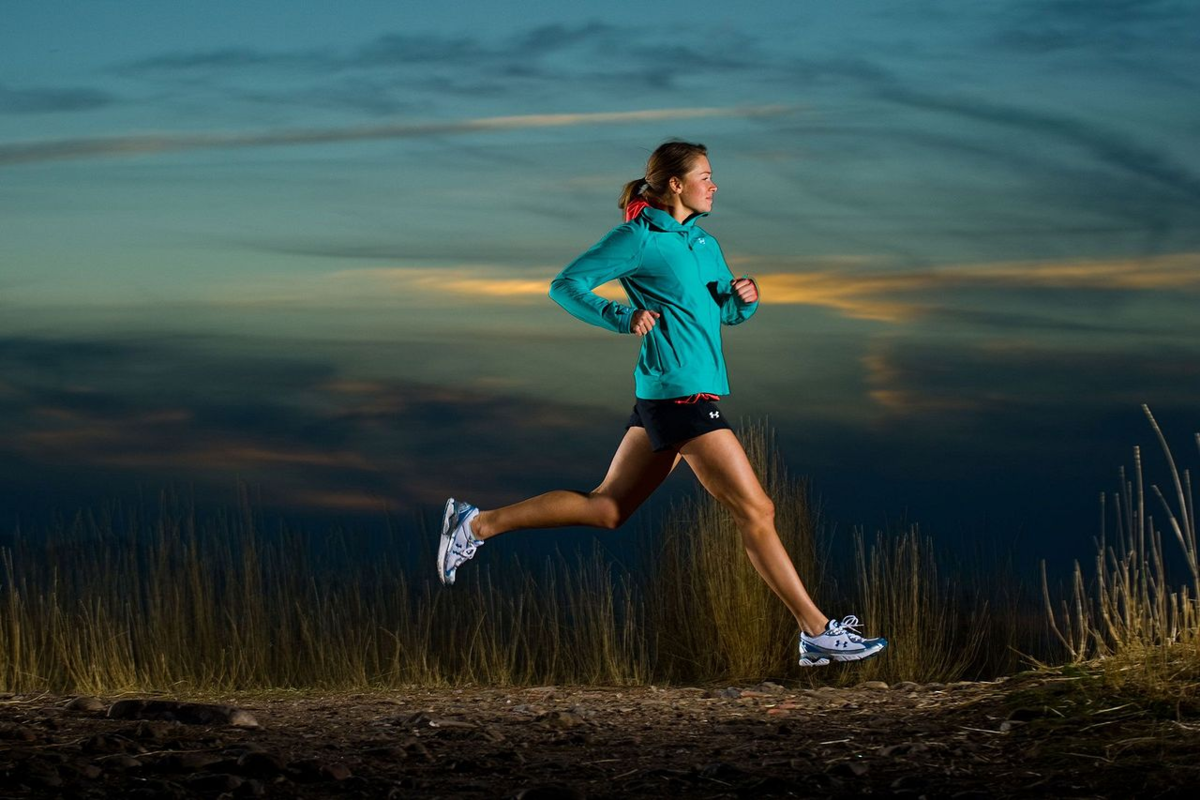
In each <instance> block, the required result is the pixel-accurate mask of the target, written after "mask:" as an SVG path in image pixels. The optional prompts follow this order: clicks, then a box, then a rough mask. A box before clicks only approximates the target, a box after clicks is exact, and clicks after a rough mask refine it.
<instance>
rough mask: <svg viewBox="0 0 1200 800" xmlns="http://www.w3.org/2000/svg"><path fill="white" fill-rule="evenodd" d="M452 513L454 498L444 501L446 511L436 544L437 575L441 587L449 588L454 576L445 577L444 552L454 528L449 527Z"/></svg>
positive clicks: (453, 514)
mask: <svg viewBox="0 0 1200 800" xmlns="http://www.w3.org/2000/svg"><path fill="white" fill-rule="evenodd" d="M456 517H457V515H456V514H455V513H454V498H453V497H451V498H450V499H449V500H447V501H446V510H445V512H444V513H443V514H442V539H441V542H440V543H439V544H438V556H437V573H438V578H439V579H440V580H441V582H442V585H443V586H451V585H453V584H454V576H453V575H451V576H450V577H449V578H447V577H446V550H448V549H449V547H450V538H451V537H450V534H451V533H453V532H454V527H453V526H452V525H451V522H453V521H454V520H455V519H456Z"/></svg>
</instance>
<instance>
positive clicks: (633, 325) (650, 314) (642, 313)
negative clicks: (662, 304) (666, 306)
mask: <svg viewBox="0 0 1200 800" xmlns="http://www.w3.org/2000/svg"><path fill="white" fill-rule="evenodd" d="M660 316H662V315H661V314H659V313H658V312H657V311H646V310H645V309H642V308H639V309H638V310H637V311H634V312H633V319H632V320H630V322H629V332H630V333H636V334H637V335H638V336H645V335H646V334H647V333H649V332H650V329H651V328H653V327H654V326H655V325H657V324H658V318H659V317H660Z"/></svg>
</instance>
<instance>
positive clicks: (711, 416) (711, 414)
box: [708, 411, 721, 419]
mask: <svg viewBox="0 0 1200 800" xmlns="http://www.w3.org/2000/svg"><path fill="white" fill-rule="evenodd" d="M719 416H721V412H720V411H710V412H708V418H709V419H716V418H717V417H719Z"/></svg>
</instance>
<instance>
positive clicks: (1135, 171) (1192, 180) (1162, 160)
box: [877, 85, 1200, 202]
mask: <svg viewBox="0 0 1200 800" xmlns="http://www.w3.org/2000/svg"><path fill="white" fill-rule="evenodd" d="M877 91H878V93H879V95H880V96H881V97H883V98H884V99H888V100H891V101H893V102H896V103H900V104H903V105H907V106H910V107H912V108H918V109H921V110H924V111H935V112H942V113H948V114H953V115H956V116H959V117H963V118H966V119H970V120H973V121H976V122H986V123H989V124H991V125H996V126H1000V127H1004V128H1010V129H1017V130H1020V131H1024V132H1027V133H1031V134H1034V135H1035V136H1036V137H1037V138H1038V139H1039V140H1041V141H1046V140H1057V141H1060V142H1063V143H1066V144H1069V145H1072V146H1074V147H1077V148H1079V149H1081V150H1084V151H1086V152H1088V153H1090V154H1091V155H1093V156H1095V157H1096V158H1097V159H1098V160H1100V161H1101V162H1102V163H1105V164H1108V165H1109V166H1111V167H1113V168H1115V169H1118V170H1121V171H1124V172H1127V173H1129V174H1132V175H1135V176H1138V177H1140V178H1143V179H1146V180H1149V181H1151V182H1153V183H1156V184H1158V185H1160V186H1162V187H1164V188H1167V189H1170V190H1173V191H1175V192H1178V193H1180V194H1181V195H1183V196H1184V197H1186V198H1187V199H1188V200H1189V201H1193V202H1194V201H1196V200H1200V176H1198V175H1196V174H1195V173H1194V172H1193V171H1192V170H1191V169H1190V168H1189V166H1188V165H1186V164H1184V163H1182V162H1179V161H1177V160H1176V159H1174V158H1172V157H1171V156H1169V155H1168V154H1167V153H1165V152H1162V151H1160V150H1153V149H1151V148H1149V147H1146V146H1144V145H1142V144H1140V143H1138V142H1135V141H1133V140H1131V139H1129V138H1127V137H1125V136H1124V135H1122V134H1120V133H1118V132H1116V131H1115V130H1113V129H1111V128H1108V127H1106V126H1104V125H1101V124H1097V123H1093V122H1088V121H1085V120H1083V119H1080V118H1076V117H1071V116H1068V115H1066V114H1054V113H1050V112H1045V111H1040V110H1034V109H1029V108H1021V107H1018V106H1013V105H1007V104H1002V103H995V102H989V101H987V100H984V99H980V98H977V97H963V96H949V95H936V94H932V93H928V92H920V91H917V90H914V89H911V88H907V87H901V86H898V85H893V86H889V87H886V88H880V89H878V90H877Z"/></svg>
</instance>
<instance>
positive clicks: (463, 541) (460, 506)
mask: <svg viewBox="0 0 1200 800" xmlns="http://www.w3.org/2000/svg"><path fill="white" fill-rule="evenodd" d="M478 515H479V509H478V508H476V507H475V506H473V505H471V504H470V503H463V502H458V503H456V502H454V498H453V497H451V498H450V499H449V500H447V501H446V512H445V513H444V514H443V515H442V541H441V544H439V545H438V563H437V570H438V577H439V578H440V579H441V581H442V583H444V584H446V585H447V586H449V585H450V584H452V583H454V573H455V571H457V570H458V568H459V567H460V566H462V564H463V562H465V561H470V560H471V559H472V558H474V557H475V550H476V548H478V547H479V546H480V545H481V544H483V540H482V539H476V538H475V536H474V534H472V533H471V520H473V519H475V517H476V516H478Z"/></svg>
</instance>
